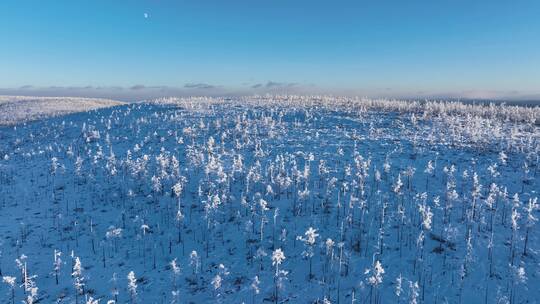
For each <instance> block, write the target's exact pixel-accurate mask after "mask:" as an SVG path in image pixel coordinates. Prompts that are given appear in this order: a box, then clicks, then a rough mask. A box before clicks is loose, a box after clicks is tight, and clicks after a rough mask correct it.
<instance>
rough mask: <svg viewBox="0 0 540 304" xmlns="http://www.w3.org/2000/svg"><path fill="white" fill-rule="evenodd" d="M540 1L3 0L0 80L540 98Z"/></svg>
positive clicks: (82, 86) (167, 89) (92, 89)
mask: <svg viewBox="0 0 540 304" xmlns="http://www.w3.org/2000/svg"><path fill="white" fill-rule="evenodd" d="M539 15H540V1H533V0H521V1H507V0H490V1H485V0H477V1H470V0H469V1H460V0H447V1H442V0H441V1H436V0H423V1H420V0H408V1H403V0H400V1H397V0H396V1H389V0H387V1H384V0H380V1H374V0H373V1H361V0H357V1H339V0H337V1H316V0H312V1H303V0H272V1H258V0H250V1H236V0H227V1H225V0H219V1H218V0H216V1H205V0H193V1H165V0H144V1H143V0H141V1H122V0H114V1H112V0H103V1H101V0H92V1H82V0H81V1H78V0H67V1H63V0H54V1H53V0H50V1H45V0H35V1H26V0H2V1H1V2H0V39H1V41H2V43H1V44H0V45H1V46H0V93H21V94H22V93H28V94H30V93H34V94H47V95H91V96H105V97H108V96H110V97H126V98H127V97H129V98H131V97H139V96H142V97H146V96H154V95H156V96H159V95H203V94H206V95H235V94H252V93H265V92H271V93H328V94H337V95H361V96H387V97H425V96H441V97H470V98H509V99H519V98H525V99H527V98H540V97H539V96H540V39H539V37H540V18H539Z"/></svg>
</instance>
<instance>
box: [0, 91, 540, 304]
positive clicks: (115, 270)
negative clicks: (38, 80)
mask: <svg viewBox="0 0 540 304" xmlns="http://www.w3.org/2000/svg"><path fill="white" fill-rule="evenodd" d="M73 102H75V103H76V101H73ZM12 104H13V103H12ZM57 113H58V112H57ZM539 113H540V109H539V108H538V107H536V108H524V107H510V106H494V105H487V106H482V105H466V104H461V103H446V102H438V103H437V102H405V101H392V100H367V99H348V98H335V97H316V96H315V97H314V96H254V97H244V98H237V99H225V98H204V97H201V98H167V99H159V100H154V101H150V102H146V103H138V104H126V105H119V106H117V107H110V108H103V109H97V110H95V111H88V112H81V113H76V114H73V115H66V116H61V117H48V118H43V119H40V120H37V121H31V122H27V123H24V124H17V125H14V126H3V127H0V215H1V219H0V272H1V276H3V277H4V282H0V303H11V300H12V299H11V296H12V289H11V286H12V285H11V283H13V279H12V277H14V278H15V281H16V282H15V284H14V285H13V295H14V301H15V302H16V303H21V301H23V299H26V300H28V296H30V297H33V298H32V299H31V300H32V301H39V303H95V302H93V301H96V300H99V301H100V302H99V303H108V301H110V300H115V301H116V302H117V303H130V304H134V303H139V304H142V303H145V304H146V303H158V304H162V303H275V302H277V303H539V299H540V289H539V288H538V286H540V263H539V261H540V226H539V224H538V218H539V217H540V210H539V209H538V201H537V200H536V198H537V197H538V191H539V189H540V172H539V165H540V159H539V152H540V127H539V126H538V122H539V120H538V118H539V117H540V116H539ZM60 252H61V253H60ZM58 258H59V259H58ZM16 260H18V262H16ZM25 274H26V277H27V279H26V280H24V277H25ZM34 275H35V276H36V277H33V276H34ZM57 278H58V283H57ZM25 282H26V284H25ZM35 288H37V289H35ZM91 299H93V300H91ZM27 302H28V301H27Z"/></svg>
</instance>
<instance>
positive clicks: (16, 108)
mask: <svg viewBox="0 0 540 304" xmlns="http://www.w3.org/2000/svg"><path fill="white" fill-rule="evenodd" d="M121 104H123V102H120V101H115V100H110V99H101V98H79V97H30V96H1V95H0V125H13V124H16V123H20V122H25V121H30V120H36V119H43V118H47V117H51V116H58V115H64V114H69V113H75V112H83V111H90V110H96V109H101V108H107V107H112V106H117V105H121Z"/></svg>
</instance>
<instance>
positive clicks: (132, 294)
mask: <svg viewBox="0 0 540 304" xmlns="http://www.w3.org/2000/svg"><path fill="white" fill-rule="evenodd" d="M127 280H128V285H127V289H128V292H129V298H130V301H131V303H135V302H136V301H137V278H135V272H133V271H130V272H129V273H128V275H127Z"/></svg>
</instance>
